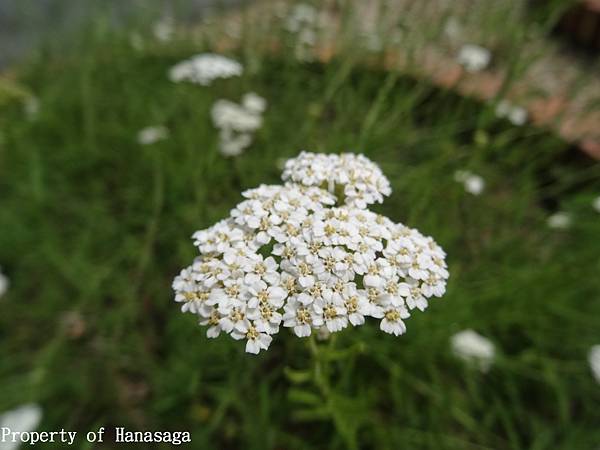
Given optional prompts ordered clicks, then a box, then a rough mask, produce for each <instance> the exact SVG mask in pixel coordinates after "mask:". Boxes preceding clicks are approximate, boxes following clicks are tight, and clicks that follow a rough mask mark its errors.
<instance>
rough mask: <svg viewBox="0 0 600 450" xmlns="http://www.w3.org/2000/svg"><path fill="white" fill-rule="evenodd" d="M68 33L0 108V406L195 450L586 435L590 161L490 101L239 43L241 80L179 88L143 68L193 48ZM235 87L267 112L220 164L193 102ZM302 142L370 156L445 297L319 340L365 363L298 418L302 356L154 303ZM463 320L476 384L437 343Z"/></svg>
mask: <svg viewBox="0 0 600 450" xmlns="http://www.w3.org/2000/svg"><path fill="white" fill-rule="evenodd" d="M81 39H82V42H81V44H80V45H78V46H75V48H74V49H72V50H69V51H64V52H57V51H51V52H47V53H42V54H41V55H40V56H39V57H38V58H37V59H36V60H34V61H32V62H31V63H29V64H27V65H25V66H23V67H22V68H21V69H20V71H19V77H18V80H19V83H21V84H22V85H23V86H27V87H28V89H29V90H31V91H32V92H34V93H35V94H36V95H37V96H38V97H39V100H40V112H39V115H38V116H37V118H36V119H35V120H33V121H31V120H27V118H26V117H25V115H24V113H23V111H22V106H21V103H20V102H19V101H17V100H11V101H7V102H6V104H4V105H3V106H2V110H1V114H0V130H1V135H2V143H1V145H0V173H1V174H0V199H1V204H2V208H0V230H1V232H0V264H1V265H2V267H3V272H4V273H6V274H8V276H9V277H10V280H11V287H10V291H9V293H8V294H7V295H6V296H5V297H4V298H3V299H2V303H1V306H2V307H3V310H2V314H1V315H0V336H1V339H0V410H5V409H8V408H10V407H12V406H15V405H17V404H19V403H22V402H24V401H36V402H40V403H41V404H42V405H43V407H44V409H45V416H44V422H43V424H42V427H41V428H42V429H46V430H53V429H60V428H61V427H65V428H68V429H76V430H81V431H89V430H91V429H95V428H97V427H98V426H101V425H103V426H107V427H108V426H116V425H119V426H127V427H129V428H131V429H149V430H163V429H172V430H190V431H192V438H193V442H194V445H193V448H203V449H205V448H206V449H208V448H244V449H267V448H274V449H283V448H290V449H291V448H293V449H312V448H323V449H336V448H345V446H346V445H347V443H348V440H347V438H346V440H345V438H343V437H342V436H341V435H340V433H339V430H340V429H341V430H345V431H344V433H342V434H343V435H344V436H346V437H347V436H351V437H352V439H356V447H357V448H378V449H398V448H432V449H470V448H474V449H475V448H498V449H502V448H511V449H546V448H547V449H550V448H551V449H585V448H592V446H593V445H597V444H598V442H600V429H599V427H598V424H599V423H600V412H599V411H598V408H597V405H598V402H599V401H600V391H599V389H598V385H597V384H596V383H595V382H594V380H593V378H592V376H591V373H590V370H589V367H588V364H587V361H586V358H587V352H588V349H589V347H590V346H591V345H593V344H596V343H598V332H599V330H600V298H599V295H600V277H599V276H598V272H599V269H600V259H599V255H600V242H599V241H598V233H599V232H600V220H599V217H598V214H597V213H596V212H594V211H593V210H592V209H591V207H590V202H591V199H592V198H593V197H594V196H595V195H597V194H598V192H600V184H599V177H598V175H599V174H600V171H599V169H598V165H597V164H596V165H593V164H592V163H591V162H589V161H581V160H579V159H578V158H577V157H575V156H573V154H572V150H570V149H569V147H568V146H567V145H566V144H565V143H563V142H561V141H560V140H558V139H556V138H555V137H553V136H552V135H550V134H549V133H547V132H545V131H543V130H538V129H533V128H530V127H521V128H519V127H517V128H515V127H512V126H510V125H509V124H508V123H506V122H504V121H500V120H498V119H497V118H496V117H495V115H494V113H493V107H492V106H490V105H484V104H480V103H477V102H475V101H471V100H469V99H464V98H460V97H457V96H456V95H455V94H453V93H452V92H450V91H442V90H438V89H436V88H434V87H433V86H431V85H430V84H428V83H426V82H424V81H421V80H416V79H412V78H408V77H404V76H402V75H400V74H397V73H393V72H392V73H385V72H378V71H376V70H372V69H367V68H364V67H361V66H359V65H357V64H356V63H355V61H354V59H352V58H347V59H338V60H334V61H333V62H332V63H331V64H328V65H326V66H322V65H319V64H301V63H299V62H297V61H295V60H294V59H293V58H292V57H288V56H287V55H285V54H283V55H280V56H279V57H274V56H266V55H262V54H258V53H253V54H249V53H248V51H247V50H246V51H245V52H242V53H240V54H238V55H234V56H236V57H238V58H239V59H240V61H242V62H243V63H244V64H245V65H246V68H247V70H246V72H245V74H244V76H243V77H241V78H239V79H232V80H226V81H218V82H216V83H214V85H213V86H211V87H209V88H202V87H198V86H193V85H188V84H181V85H175V84H172V83H170V82H169V81H168V79H167V76H166V72H167V69H168V68H169V67H170V66H171V65H172V64H174V63H175V62H178V61H179V60H181V59H183V58H186V57H188V56H190V55H191V54H193V53H196V52H198V51H202V50H204V49H205V47H204V46H203V44H192V43H190V42H187V41H177V42H175V43H172V44H170V45H163V46H153V47H150V48H147V49H146V50H144V51H136V50H133V49H132V48H131V46H130V45H129V43H128V41H127V37H126V36H125V35H119V34H116V35H115V34H113V33H100V34H94V33H89V34H87V35H85V36H83V37H82V38H81ZM248 91H254V92H257V93H258V94H260V95H261V96H264V97H265V98H266V99H267V100H268V102H269V107H268V110H267V112H266V115H265V125H264V127H263V128H262V129H261V130H260V131H259V132H258V134H257V136H256V140H255V142H254V144H253V145H252V147H251V148H250V149H249V150H248V151H247V152H246V153H244V154H243V155H242V156H241V157H239V158H237V159H235V160H227V159H224V158H223V157H221V156H220V154H219V153H218V147H217V146H218V143H217V137H218V136H217V132H216V131H215V129H214V128H213V126H212V125H211V121H210V116H209V114H210V107H211V105H212V103H213V102H214V101H215V100H217V99H219V98H229V99H232V100H236V101H237V100H239V99H240V97H241V95H242V94H243V93H245V92H248ZM154 124H164V125H166V126H167V127H168V128H169V130H170V137H169V139H167V140H165V141H162V142H159V143H157V144H154V145H151V146H140V145H139V144H138V143H137V141H136V133H137V132H138V130H140V129H141V128H144V127H146V126H149V125H154ZM301 149H306V150H311V151H322V152H340V151H357V152H362V153H365V154H366V155H367V156H368V157H369V158H371V159H372V160H374V161H375V162H377V163H379V164H380V165H381V167H382V169H383V171H384V172H385V174H386V175H387V176H388V177H389V178H390V180H391V182H392V186H393V189H394V192H393V194H392V196H391V197H390V198H389V199H388V200H386V202H385V203H384V204H383V205H381V206H379V207H378V208H377V209H378V211H380V212H383V213H385V214H386V215H388V216H389V217H391V218H392V219H394V220H395V221H400V222H403V223H406V224H408V225H410V226H413V227H416V228H418V229H419V230H421V231H423V232H424V233H426V234H430V235H432V236H434V237H435V238H436V240H437V241H438V242H439V243H440V244H441V245H442V246H443V247H444V249H445V250H446V251H447V252H448V255H449V256H448V260H449V265H450V272H451V279H450V283H449V291H448V294H447V295H446V296H445V297H444V298H443V299H442V300H439V301H435V302H432V304H431V306H430V308H429V309H428V310H427V312H426V313H424V314H414V315H413V317H411V319H409V320H408V322H407V326H408V333H407V334H406V335H405V336H402V337H401V338H394V337H392V336H388V335H385V334H383V333H381V332H380V331H379V330H378V328H377V326H376V324H373V323H371V324H368V325H367V326H364V327H360V328H358V329H348V330H345V331H344V332H342V333H341V334H340V335H339V336H338V337H337V344H338V345H339V346H340V347H342V348H344V347H349V346H352V345H354V344H356V343H360V345H361V347H362V348H364V349H365V350H364V351H363V352H361V353H358V354H355V355H353V356H352V357H351V358H350V359H349V360H348V361H345V362H344V363H343V364H342V363H334V371H335V375H336V376H335V379H336V384H335V386H334V389H335V396H334V403H335V405H334V409H335V411H336V414H335V415H334V417H333V418H326V420H303V419H306V414H303V411H305V410H306V407H307V405H303V404H302V402H310V400H309V399H307V398H306V397H303V396H302V395H303V394H302V393H301V392H303V391H299V389H298V388H296V387H294V386H295V385H294V383H293V382H292V380H290V379H289V378H287V377H286V375H285V373H284V369H285V368H291V369H302V368H305V367H307V366H308V364H309V360H308V357H309V353H308V350H307V348H306V345H305V343H304V341H302V340H300V339H298V338H296V337H295V336H292V335H291V333H288V332H287V330H282V332H281V333H280V335H279V336H278V338H277V339H276V341H275V342H274V344H273V345H272V347H271V349H270V350H269V351H268V352H266V353H264V354H261V355H260V356H258V357H253V356H249V355H246V354H245V353H244V350H243V346H242V345H240V343H239V342H234V341H232V340H230V339H227V338H225V337H223V338H219V339H217V340H211V341H209V340H207V339H206V338H205V336H204V330H203V329H201V328H199V327H197V326H196V324H195V322H196V321H195V319H194V317H193V316H191V315H182V314H180V313H179V311H178V306H177V305H175V304H174V303H173V302H172V294H171V290H170V283H171V281H172V278H173V276H174V275H175V274H176V273H177V272H178V271H179V269H180V268H181V267H183V266H185V265H187V264H188V263H189V262H190V261H191V259H192V258H193V257H194V256H195V250H194V248H193V246H192V245H191V240H190V239H189V236H190V235H191V234H192V233H193V232H194V231H195V230H197V229H201V228H204V227H207V226H209V225H211V224H212V223H214V222H215V221H217V220H219V219H221V218H223V217H224V216H226V215H227V213H228V211H229V209H231V208H232V207H233V206H235V204H236V203H237V202H238V201H240V199H241V196H240V191H241V190H242V189H246V188H251V187H255V186H257V185H258V184H260V183H278V182H279V174H280V172H281V170H280V169H279V168H278V163H279V162H280V161H281V160H282V159H284V158H287V157H290V156H294V155H296V154H297V153H298V152H299V151H300V150H301ZM465 168H466V169H469V170H472V171H473V172H476V173H478V174H481V175H482V176H483V177H484V178H485V180H486V190H485V192H484V193H483V194H482V195H481V196H479V197H475V196H471V195H469V194H467V193H465V192H464V191H463V189H462V186H461V185H459V184H458V183H456V182H455V181H454V180H453V173H454V171H455V170H457V169H465ZM548 207H550V208H555V209H557V208H560V209H566V210H568V211H570V212H571V213H572V214H573V215H574V225H573V227H572V229H570V230H568V231H553V230H550V229H548V228H547V226H546V222H545V221H546V217H547V216H548V214H549V211H548V209H547V208H548ZM73 312H74V313H76V314H77V315H80V316H81V319H82V320H83V321H84V323H85V332H84V333H83V334H82V335H81V336H74V335H73V332H72V330H70V328H69V326H68V321H67V317H69V316H68V314H69V313H71V314H72V313H73ZM465 328H474V329H476V330H477V331H479V332H481V333H482V334H484V335H486V336H487V337H489V338H490V339H492V341H493V342H494V343H495V345H496V347H497V350H498V358H497V360H496V362H495V364H494V367H493V368H492V370H491V371H490V372H489V373H487V374H482V373H480V372H478V371H476V370H474V369H472V368H469V367H466V366H465V365H464V364H462V363H461V362H460V361H458V360H456V359H455V358H454V357H453V356H452V355H451V354H450V351H449V337H450V336H451V335H452V334H453V333H455V332H457V331H459V330H462V329H465ZM299 392H300V394H299ZM334 423H335V424H336V427H334ZM336 430H338V432H336ZM106 448H111V446H110V444H107V446H106Z"/></svg>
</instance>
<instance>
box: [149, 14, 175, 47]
mask: <svg viewBox="0 0 600 450" xmlns="http://www.w3.org/2000/svg"><path fill="white" fill-rule="evenodd" d="M152 34H153V35H154V37H155V38H156V40H158V41H160V42H169V41H170V40H171V39H173V35H174V34H175V21H174V20H173V18H172V17H170V16H167V17H163V18H162V19H160V20H159V21H158V22H156V23H155V24H154V26H153V27H152Z"/></svg>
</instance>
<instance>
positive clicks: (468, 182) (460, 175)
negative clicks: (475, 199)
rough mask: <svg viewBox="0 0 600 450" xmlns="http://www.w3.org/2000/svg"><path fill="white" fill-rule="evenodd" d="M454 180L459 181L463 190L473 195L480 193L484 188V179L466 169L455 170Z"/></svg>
mask: <svg viewBox="0 0 600 450" xmlns="http://www.w3.org/2000/svg"><path fill="white" fill-rule="evenodd" d="M454 181H456V182H457V183H461V184H462V185H463V187H464V188H465V192H468V193H469V194H473V195H480V194H481V193H482V192H483V190H484V189H485V180H484V179H483V178H482V177H481V176H479V175H477V174H475V173H473V172H470V171H468V170H457V171H456V172H454Z"/></svg>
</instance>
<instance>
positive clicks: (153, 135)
mask: <svg viewBox="0 0 600 450" xmlns="http://www.w3.org/2000/svg"><path fill="white" fill-rule="evenodd" d="M168 137H169V130H168V129H167V127H165V126H163V125H156V126H152V127H146V128H143V129H141V130H140V131H139V132H138V135H137V141H138V143H139V144H141V145H151V144H155V143H157V142H160V141H164V140H165V139H167V138H168Z"/></svg>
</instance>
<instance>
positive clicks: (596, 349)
mask: <svg viewBox="0 0 600 450" xmlns="http://www.w3.org/2000/svg"><path fill="white" fill-rule="evenodd" d="M588 361H589V363H590V369H591V370H592V375H594V378H595V379H596V381H597V382H598V383H600V345H594V346H592V348H591V349H590V353H589V355H588Z"/></svg>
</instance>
